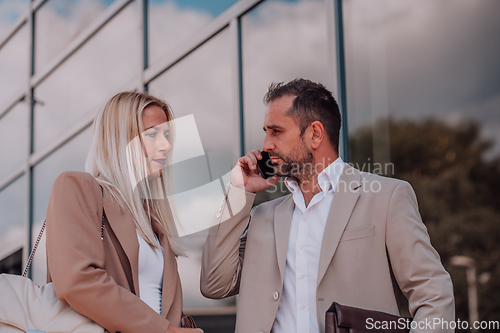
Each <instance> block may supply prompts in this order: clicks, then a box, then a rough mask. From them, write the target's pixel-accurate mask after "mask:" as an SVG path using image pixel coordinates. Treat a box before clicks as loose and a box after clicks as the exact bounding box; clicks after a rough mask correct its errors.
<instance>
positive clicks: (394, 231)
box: [201, 79, 455, 333]
mask: <svg viewBox="0 0 500 333" xmlns="http://www.w3.org/2000/svg"><path fill="white" fill-rule="evenodd" d="M264 100H265V103H266V105H267V108H266V113H265V119H264V131H265V132H266V136H265V139H264V145H263V150H264V151H267V152H268V153H269V155H270V157H271V161H272V164H273V166H274V170H275V172H277V174H278V175H279V176H286V177H287V178H286V179H285V183H286V185H287V187H288V188H289V189H290V192H291V195H288V196H285V197H281V198H278V199H276V200H273V201H270V202H266V203H263V204H261V205H259V206H257V207H255V208H254V209H253V210H252V211H250V210H251V206H252V203H253V199H254V197H255V193H256V192H258V191H262V190H265V189H267V188H268V187H269V186H271V185H273V184H275V183H276V182H277V180H278V176H274V177H272V178H270V179H268V180H265V179H264V178H262V177H260V175H259V174H258V172H257V167H256V164H257V160H259V159H261V154H260V152H259V151H250V152H249V153H248V154H247V155H245V156H244V157H241V158H240V159H239V160H238V162H237V164H236V166H235V167H234V168H233V170H232V172H231V184H230V185H229V186H228V193H227V195H226V198H225V200H224V202H223V203H222V205H221V207H220V209H219V211H218V213H217V215H216V217H215V218H216V223H217V225H215V226H214V227H212V228H211V229H210V232H209V236H208V238H207V242H206V244H205V249H204V252H203V259H202V272H201V291H202V293H203V295H205V296H206V297H209V298H223V297H227V296H230V295H235V294H239V295H240V297H239V299H238V310H237V316H236V318H237V319H236V332H237V333H245V332H270V331H272V332H274V333H294V332H297V333H303V332H324V318H325V312H326V310H327V309H328V308H329V307H330V305H331V303H332V302H334V301H336V302H338V303H340V304H343V305H349V306H354V307H360V308H364V309H369V310H378V311H383V312H387V313H392V314H399V311H400V307H401V300H402V294H404V296H406V297H407V298H408V301H409V307H410V312H411V314H412V316H413V318H414V321H415V322H417V323H419V322H425V321H426V319H427V321H428V322H429V320H430V321H432V320H434V318H437V319H436V320H441V321H453V320H454V319H455V317H454V300H453V287H452V283H451V279H450V276H449V274H448V273H447V272H446V271H445V270H444V268H443V266H442V264H441V261H440V258H439V255H438V253H437V252H436V251H435V250H434V248H433V247H432V246H431V244H430V241H429V236H428V234H427V231H426V228H425V226H424V224H423V223H422V221H421V218H420V215H419V213H418V207H417V200H416V197H415V194H414V192H413V190H412V188H411V186H410V185H409V184H408V183H407V182H404V181H400V180H396V179H391V178H385V177H380V176H376V175H373V174H368V173H362V172H359V171H358V170H356V169H354V168H352V167H351V166H349V165H347V164H344V162H342V160H341V159H340V158H339V156H338V151H339V149H338V147H339V133H340V113H339V109H338V105H337V103H336V101H335V99H334V98H333V97H332V95H331V93H330V92H329V91H328V90H326V89H325V88H324V87H323V86H322V85H320V84H317V83H313V82H311V81H309V80H304V79H296V80H293V81H291V82H289V83H286V84H283V83H280V84H274V85H271V87H270V88H269V91H268V93H267V94H266V96H265V99H264ZM249 221H250V222H249ZM247 227H248V229H247ZM242 235H243V236H242ZM401 292H402V293H401ZM422 326H423V325H420V328H421V329H416V330H413V332H424V331H429V332H430V331H437V332H443V331H445V330H442V329H441V328H442V327H441V326H439V327H437V326H436V327H429V325H427V326H426V327H422Z"/></svg>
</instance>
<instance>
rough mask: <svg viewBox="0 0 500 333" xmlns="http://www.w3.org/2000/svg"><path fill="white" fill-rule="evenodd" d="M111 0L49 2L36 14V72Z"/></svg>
mask: <svg viewBox="0 0 500 333" xmlns="http://www.w3.org/2000/svg"><path fill="white" fill-rule="evenodd" d="M113 1H114V0H49V1H47V2H46V3H45V4H43V5H42V7H40V8H39V9H38V10H37V11H36V13H35V31H36V34H35V48H36V49H35V70H36V71H38V70H39V69H41V68H43V67H44V66H45V65H46V64H47V63H48V62H50V60H52V59H53V58H54V57H55V56H56V55H57V54H58V53H60V52H61V51H62V50H64V48H65V47H67V46H68V45H69V44H70V43H71V41H72V40H73V39H75V37H77V36H78V35H79V34H80V33H81V32H82V31H83V30H85V28H87V27H88V26H89V25H90V24H91V23H92V22H93V21H94V20H95V19H96V18H98V17H99V16H100V14H102V13H103V12H104V11H105V9H106V8H107V7H108V6H109V5H111V4H112V3H113Z"/></svg>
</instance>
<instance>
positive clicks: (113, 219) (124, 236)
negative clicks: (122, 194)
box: [103, 198, 139, 296]
mask: <svg viewBox="0 0 500 333" xmlns="http://www.w3.org/2000/svg"><path fill="white" fill-rule="evenodd" d="M103 206H104V212H105V213H106V217H107V218H108V222H109V225H110V226H111V229H113V232H114V233H115V235H116V238H118V240H119V242H120V245H121V247H122V248H123V251H124V252H125V254H126V256H127V258H121V259H120V260H124V259H125V260H127V259H128V261H129V263H130V269H131V271H132V280H133V284H134V289H135V294H136V295H137V296H139V271H138V270H139V241H138V240H137V233H136V231H135V223H134V220H133V219H132V215H131V214H130V212H129V211H128V210H127V209H124V210H122V209H121V207H120V206H119V205H118V204H117V203H115V202H111V201H109V199H106V198H105V199H104V200H103Z"/></svg>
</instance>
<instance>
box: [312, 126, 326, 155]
mask: <svg viewBox="0 0 500 333" xmlns="http://www.w3.org/2000/svg"><path fill="white" fill-rule="evenodd" d="M309 128H310V129H311V148H312V149H318V148H319V146H320V145H321V143H322V142H323V140H324V139H325V127H324V126H323V124H322V123H321V122H320V121H317V120H316V121H313V122H312V123H311V125H309Z"/></svg>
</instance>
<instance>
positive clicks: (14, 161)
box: [0, 102, 28, 179]
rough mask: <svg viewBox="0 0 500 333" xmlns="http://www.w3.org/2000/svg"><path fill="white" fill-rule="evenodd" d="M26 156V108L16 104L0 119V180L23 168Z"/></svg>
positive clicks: (22, 104) (23, 104) (23, 105)
mask: <svg viewBox="0 0 500 333" xmlns="http://www.w3.org/2000/svg"><path fill="white" fill-rule="evenodd" d="M27 154H28V107H27V105H26V104H25V103H23V102H22V103H18V104H17V105H16V106H15V107H14V108H12V109H11V110H9V112H7V114H5V115H4V116H3V117H2V118H0V161H2V162H1V163H0V179H2V178H3V177H4V176H6V175H7V174H8V173H9V172H12V171H13V170H14V169H16V168H17V169H20V168H22V167H23V163H26V156H27Z"/></svg>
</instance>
